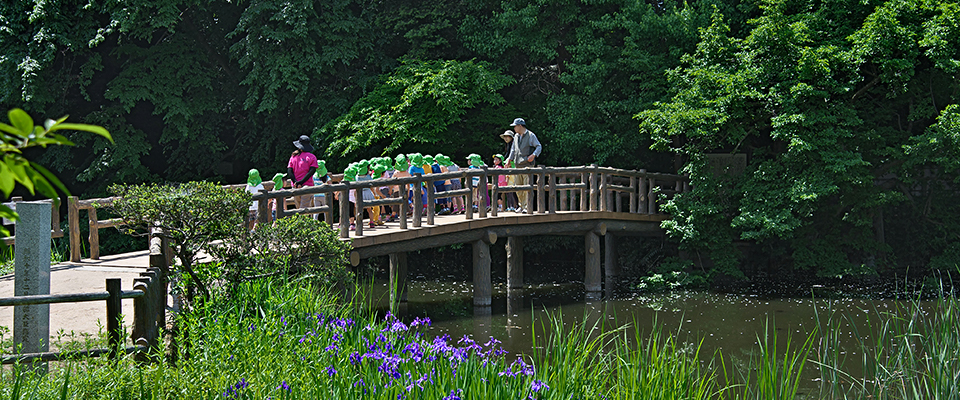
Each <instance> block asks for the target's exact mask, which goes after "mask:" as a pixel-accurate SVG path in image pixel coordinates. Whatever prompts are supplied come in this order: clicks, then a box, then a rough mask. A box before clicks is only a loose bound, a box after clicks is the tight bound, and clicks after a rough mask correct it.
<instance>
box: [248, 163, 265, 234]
mask: <svg viewBox="0 0 960 400" xmlns="http://www.w3.org/2000/svg"><path fill="white" fill-rule="evenodd" d="M244 190H246V191H247V193H250V195H255V194H257V193H260V192H262V191H263V179H261V178H260V171H257V170H256V169H251V170H250V171H249V172H247V186H246V188H244ZM257 208H258V207H257V202H256V201H253V202H251V204H250V210H249V211H248V212H247V224H246V225H247V229H249V230H253V229H254V228H256V226H257Z"/></svg>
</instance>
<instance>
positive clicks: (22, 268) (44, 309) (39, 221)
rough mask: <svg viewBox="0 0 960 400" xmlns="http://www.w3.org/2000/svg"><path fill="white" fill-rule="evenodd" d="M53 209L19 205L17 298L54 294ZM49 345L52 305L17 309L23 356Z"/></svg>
mask: <svg viewBox="0 0 960 400" xmlns="http://www.w3.org/2000/svg"><path fill="white" fill-rule="evenodd" d="M50 207H51V204H50V202H49V201H32V202H25V203H19V204H17V213H18V214H20V220H19V221H17V223H16V238H17V242H16V244H15V245H14V268H15V273H16V275H15V277H14V283H13V292H14V295H15V296H28V295H43V294H50ZM49 341H50V305H49V304H37V305H28V306H16V307H14V310H13V343H14V346H22V347H21V352H23V353H39V352H45V351H48V350H49V349H50V343H49ZM44 368H45V367H44Z"/></svg>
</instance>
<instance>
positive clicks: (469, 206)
mask: <svg viewBox="0 0 960 400" xmlns="http://www.w3.org/2000/svg"><path fill="white" fill-rule="evenodd" d="M463 176H464V179H463V183H464V184H465V185H467V191H468V192H470V193H468V194H467V195H466V196H465V197H466V200H467V201H466V206H464V209H465V210H464V212H463V217H464V218H466V219H473V176H471V174H470V171H469V170H464V172H463Z"/></svg>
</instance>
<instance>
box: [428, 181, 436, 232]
mask: <svg viewBox="0 0 960 400" xmlns="http://www.w3.org/2000/svg"><path fill="white" fill-rule="evenodd" d="M426 188H427V225H434V215H435V214H436V212H437V207H436V204H437V200H436V197H437V196H436V194H435V190H436V186H433V182H432V181H428V182H426Z"/></svg>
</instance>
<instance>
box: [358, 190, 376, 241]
mask: <svg viewBox="0 0 960 400" xmlns="http://www.w3.org/2000/svg"><path fill="white" fill-rule="evenodd" d="M353 196H354V199H355V200H356V207H355V208H356V210H354V211H356V216H354V217H353V226H354V229H355V231H354V232H355V233H356V235H357V236H363V189H362V188H354V189H353ZM370 217H373V215H371V216H370Z"/></svg>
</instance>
